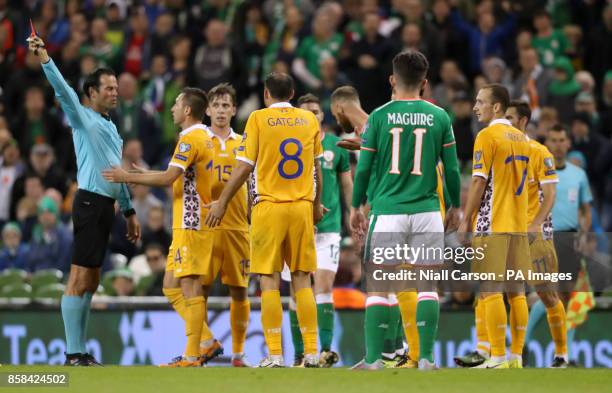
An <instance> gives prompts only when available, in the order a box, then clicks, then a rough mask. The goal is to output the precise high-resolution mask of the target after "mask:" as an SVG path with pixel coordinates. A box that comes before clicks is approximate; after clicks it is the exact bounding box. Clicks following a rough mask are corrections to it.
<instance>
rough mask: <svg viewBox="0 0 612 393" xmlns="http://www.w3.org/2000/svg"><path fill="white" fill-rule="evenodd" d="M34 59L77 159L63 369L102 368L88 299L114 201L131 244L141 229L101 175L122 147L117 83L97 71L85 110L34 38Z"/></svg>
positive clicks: (123, 190) (118, 191) (123, 189)
mask: <svg viewBox="0 0 612 393" xmlns="http://www.w3.org/2000/svg"><path fill="white" fill-rule="evenodd" d="M28 44H29V49H30V50H31V51H32V52H34V54H35V55H37V56H38V58H39V60H40V62H41V64H42V69H43V71H44V73H45V76H46V77H47V79H48V80H49V83H50V84H51V86H53V90H54V91H55V96H56V97H57V99H58V101H59V103H60V105H61V107H62V110H63V111H64V113H65V114H66V116H67V117H68V123H69V124H70V126H71V127H72V140H73V142H74V148H75V152H76V158H77V168H78V170H77V183H78V186H79V190H78V191H77V193H76V196H75V198H74V203H73V206H72V221H73V224H74V245H73V257H72V266H71V267H70V277H69V278H68V284H67V286H66V290H65V292H64V296H62V302H61V308H62V318H63V320H64V328H65V331H66V362H65V363H64V364H65V365H66V366H101V364H100V363H99V362H98V361H97V360H96V359H95V358H94V357H93V356H92V355H91V354H89V353H87V349H86V346H85V342H86V331H87V321H88V319H89V310H90V306H91V297H92V296H93V294H94V292H96V289H97V288H98V284H99V282H100V267H101V266H102V261H103V259H104V255H105V253H106V247H107V245H108V239H109V235H110V230H111V226H112V224H113V220H114V217H115V209H114V205H115V200H117V201H119V207H120V208H121V211H122V212H123V214H124V216H125V217H126V218H127V237H128V239H129V240H130V241H131V242H135V241H136V240H138V238H139V237H140V225H139V223H138V220H137V218H136V215H135V214H134V213H135V212H134V209H133V208H132V203H131V201H130V193H129V191H128V188H127V186H126V185H125V184H111V183H109V182H107V181H106V180H104V178H103V177H102V175H101V173H102V170H103V169H105V168H109V167H113V166H116V165H120V164H121V150H122V146H123V141H122V140H121V137H120V136H119V134H118V133H117V127H115V125H114V124H113V123H112V122H111V120H110V116H109V111H110V110H111V109H113V108H115V107H116V106H117V78H116V77H115V73H114V72H113V70H111V69H108V68H99V69H97V70H96V71H94V72H93V73H92V74H91V75H89V76H88V77H87V79H86V80H85V83H84V84H83V91H84V93H85V95H86V96H87V98H89V101H90V103H89V106H83V105H81V103H80V101H79V96H78V95H77V93H76V92H75V91H74V90H73V89H72V88H71V87H70V86H69V85H68V83H66V81H65V80H64V78H63V77H62V75H61V73H60V71H59V70H58V68H57V67H56V65H55V63H54V62H53V60H51V59H50V58H49V56H48V54H47V51H46V50H45V48H44V43H43V41H42V40H41V39H40V38H39V37H31V38H29V39H28Z"/></svg>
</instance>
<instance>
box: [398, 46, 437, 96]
mask: <svg viewBox="0 0 612 393" xmlns="http://www.w3.org/2000/svg"><path fill="white" fill-rule="evenodd" d="M428 70H429V62H428V61H427V58H426V57H425V55H424V54H422V53H421V52H419V51H416V50H405V51H403V52H400V53H398V54H397V55H395V57H394V58H393V74H394V75H395V76H396V77H397V78H398V79H399V80H398V81H397V82H398V83H400V84H401V85H403V86H405V87H408V88H415V87H419V84H420V83H421V82H422V81H423V79H425V77H426V76H427V71H428Z"/></svg>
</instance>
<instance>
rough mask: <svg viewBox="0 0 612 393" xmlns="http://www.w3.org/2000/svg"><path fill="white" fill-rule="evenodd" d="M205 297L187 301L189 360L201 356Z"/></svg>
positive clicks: (187, 353)
mask: <svg viewBox="0 0 612 393" xmlns="http://www.w3.org/2000/svg"><path fill="white" fill-rule="evenodd" d="M204 304H205V301H204V296H196V297H192V298H189V299H185V306H187V312H186V313H185V315H186V317H187V318H186V320H185V332H186V334H187V349H186V350H185V356H186V357H187V358H193V357H196V358H198V357H199V356H200V337H201V335H202V325H203V324H204Z"/></svg>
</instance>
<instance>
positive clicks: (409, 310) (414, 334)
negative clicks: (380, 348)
mask: <svg viewBox="0 0 612 393" xmlns="http://www.w3.org/2000/svg"><path fill="white" fill-rule="evenodd" d="M397 300H398V303H399V307H400V312H401V314H402V322H403V327H404V334H405V335H406V341H407V342H408V356H410V359H412V360H417V361H418V360H419V331H418V329H417V325H416V309H417V293H416V291H405V292H399V293H398V294H397Z"/></svg>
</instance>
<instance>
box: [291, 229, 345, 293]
mask: <svg viewBox="0 0 612 393" xmlns="http://www.w3.org/2000/svg"><path fill="white" fill-rule="evenodd" d="M341 240H342V237H340V234H339V233H336V232H327V233H317V234H315V244H316V248H317V270H319V269H321V270H329V271H332V272H334V273H336V272H337V271H338V262H339V260H340V241H341ZM281 278H282V279H283V281H287V282H289V281H291V272H290V271H289V267H288V266H287V264H285V266H284V267H283V271H282V272H281Z"/></svg>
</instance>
